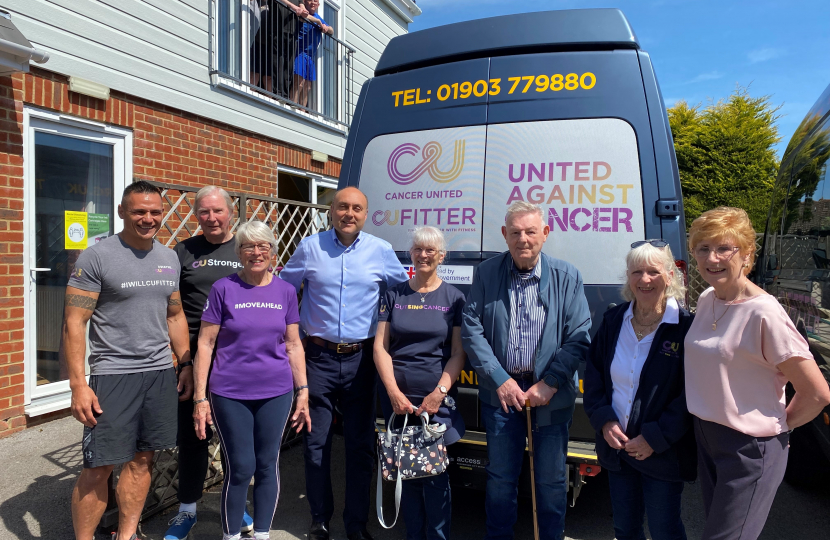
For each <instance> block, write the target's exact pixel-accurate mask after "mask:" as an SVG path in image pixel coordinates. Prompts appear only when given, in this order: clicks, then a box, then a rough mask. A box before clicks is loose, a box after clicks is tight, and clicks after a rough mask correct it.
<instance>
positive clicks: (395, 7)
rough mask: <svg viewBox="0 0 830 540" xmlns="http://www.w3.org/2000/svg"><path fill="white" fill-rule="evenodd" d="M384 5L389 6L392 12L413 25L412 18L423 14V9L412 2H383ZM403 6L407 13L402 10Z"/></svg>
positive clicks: (401, 0)
mask: <svg viewBox="0 0 830 540" xmlns="http://www.w3.org/2000/svg"><path fill="white" fill-rule="evenodd" d="M383 3H384V4H386V5H387V6H389V7H390V8H391V9H392V11H394V12H395V13H397V14H398V16H400V18H402V19H403V20H404V21H406V22H407V23H411V22H412V21H413V19H412V17H417V16H418V15H420V14H421V13H422V12H421V8H419V7H418V5H417V4H416V3H415V2H413V1H412V0H383ZM401 5H402V6H404V7H405V8H406V12H405V11H404V10H403V9H401V7H400V6H401ZM407 12H408V13H407Z"/></svg>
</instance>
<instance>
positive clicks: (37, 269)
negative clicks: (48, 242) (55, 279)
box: [29, 268, 52, 272]
mask: <svg viewBox="0 0 830 540" xmlns="http://www.w3.org/2000/svg"><path fill="white" fill-rule="evenodd" d="M51 271H52V269H51V268H29V272H51Z"/></svg>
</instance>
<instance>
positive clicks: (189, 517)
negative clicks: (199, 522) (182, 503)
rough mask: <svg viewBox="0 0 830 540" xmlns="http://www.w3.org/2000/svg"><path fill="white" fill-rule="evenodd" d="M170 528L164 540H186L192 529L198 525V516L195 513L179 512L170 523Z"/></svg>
mask: <svg viewBox="0 0 830 540" xmlns="http://www.w3.org/2000/svg"><path fill="white" fill-rule="evenodd" d="M168 525H170V528H168V529H167V533H166V534H165V535H164V540H185V538H187V535H188V534H190V529H192V528H193V526H194V525H196V514H194V513H193V512H179V513H178V514H176V515H175V516H174V517H173V519H171V520H170V522H169V523H168Z"/></svg>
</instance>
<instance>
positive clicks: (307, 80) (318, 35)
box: [291, 0, 334, 107]
mask: <svg viewBox="0 0 830 540" xmlns="http://www.w3.org/2000/svg"><path fill="white" fill-rule="evenodd" d="M303 5H304V6H305V8H306V10H308V17H307V18H306V22H304V23H303V25H302V26H301V27H300V31H299V33H298V36H297V53H298V54H297V58H295V59H294V85H293V88H292V89H291V100H292V101H293V102H294V103H297V104H298V105H301V106H303V107H308V106H309V93H310V92H311V88H312V86H313V83H314V81H316V80H317V49H318V47H319V46H320V42H321V41H322V39H323V34H324V33H325V34H328V35H330V36H331V35H334V29H333V28H332V27H331V26H328V25H327V24H326V21H324V20H323V17H321V16H320V14H319V13H317V9H318V8H319V7H320V0H303Z"/></svg>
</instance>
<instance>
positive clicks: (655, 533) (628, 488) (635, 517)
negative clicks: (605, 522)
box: [608, 459, 686, 540]
mask: <svg viewBox="0 0 830 540" xmlns="http://www.w3.org/2000/svg"><path fill="white" fill-rule="evenodd" d="M608 484H609V486H610V487H611V507H612V508H613V510H614V534H615V535H616V538H617V540H646V535H645V532H643V516H644V514H645V513H646V512H648V530H649V532H651V537H652V538H653V539H654V540H686V529H685V528H684V527H683V521H681V519H680V498H681V495H682V494H683V482H667V481H665V480H657V479H656V478H652V477H650V476H647V475H645V474H643V473H641V472H639V471H637V470H636V469H634V467H632V466H631V465H629V464H628V463H626V462H625V460H622V459H621V460H620V470H619V471H608Z"/></svg>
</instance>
